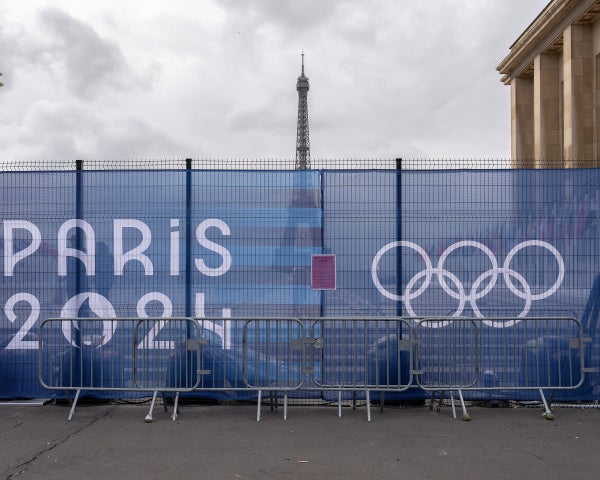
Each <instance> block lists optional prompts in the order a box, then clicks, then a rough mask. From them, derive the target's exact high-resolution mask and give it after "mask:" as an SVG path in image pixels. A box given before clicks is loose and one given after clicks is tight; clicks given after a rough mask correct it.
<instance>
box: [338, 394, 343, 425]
mask: <svg viewBox="0 0 600 480" xmlns="http://www.w3.org/2000/svg"><path fill="white" fill-rule="evenodd" d="M338 417H339V418H342V391H341V390H338Z"/></svg>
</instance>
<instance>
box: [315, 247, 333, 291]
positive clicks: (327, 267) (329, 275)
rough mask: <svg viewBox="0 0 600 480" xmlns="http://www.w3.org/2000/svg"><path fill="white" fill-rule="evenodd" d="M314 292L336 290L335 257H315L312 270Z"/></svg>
mask: <svg viewBox="0 0 600 480" xmlns="http://www.w3.org/2000/svg"><path fill="white" fill-rule="evenodd" d="M311 286H312V288H313V290H335V287H336V284H335V255H313V256H312V270H311Z"/></svg>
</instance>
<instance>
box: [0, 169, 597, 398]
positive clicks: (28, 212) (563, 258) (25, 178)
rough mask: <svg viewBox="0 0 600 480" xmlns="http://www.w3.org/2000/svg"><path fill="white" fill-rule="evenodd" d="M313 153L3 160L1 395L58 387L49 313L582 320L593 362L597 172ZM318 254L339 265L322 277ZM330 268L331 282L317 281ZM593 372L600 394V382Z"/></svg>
mask: <svg viewBox="0 0 600 480" xmlns="http://www.w3.org/2000/svg"><path fill="white" fill-rule="evenodd" d="M311 163H312V167H313V168H312V169H311V170H307V171H294V170H293V167H294V161H293V160H291V159H290V160H268V159H267V160H204V159H174V160H141V161H132V160H112V161H105V160H89V159H84V160H79V161H75V160H72V161H65V162H43V163H42V162H40V163H25V164H18V165H17V164H8V163H0V169H1V170H2V171H3V175H1V176H0V179H1V181H2V188H1V189H0V195H1V196H2V220H3V228H2V232H1V234H2V238H1V241H2V242H1V243H2V249H3V257H4V264H3V269H4V270H3V275H2V279H1V280H2V283H3V285H2V287H3V288H2V295H3V296H2V298H1V299H0V306H2V307H3V308H2V315H1V317H0V339H2V340H1V341H2V343H0V355H1V356H2V362H0V368H2V369H3V370H5V371H4V372H3V374H2V376H1V377H0V378H2V381H3V383H2V387H1V389H0V396H2V397H22V396H44V395H47V392H46V391H45V390H44V389H42V388H41V386H40V385H39V384H38V382H37V379H36V369H37V361H36V356H35V352H36V351H37V333H36V331H37V327H38V325H39V324H40V323H41V322H42V321H43V320H45V319H48V318H73V317H94V316H96V317H99V318H105V317H111V318H132V317H136V318H143V317H197V318H201V317H220V318H229V317H232V318H240V317H261V318H266V317H277V316H279V317H282V316H283V317H294V318H315V317H340V316H348V317H356V316H359V317H369V316H370V317H382V316H384V317H405V318H419V317H423V316H444V317H445V316H453V315H454V316H464V317H474V318H483V317H486V318H491V317H507V316H514V317H515V318H521V317H525V316H532V315H535V316H544V315H551V316H556V315H560V316H569V317H574V318H576V319H578V320H582V319H583V317H584V316H585V315H586V312H588V313H589V314H588V316H587V317H586V320H585V321H582V323H583V324H584V327H585V328H586V335H587V336H589V337H590V338H592V339H593V341H592V342H591V344H590V345H588V347H587V348H588V349H587V351H586V355H587V354H589V355H590V362H591V363H590V362H587V364H591V365H598V363H599V361H600V347H599V345H600V342H599V339H598V336H597V333H596V329H595V325H596V322H597V317H598V307H597V305H598V304H599V303H600V300H598V299H597V298H596V297H594V293H593V292H594V290H593V288H592V286H593V284H594V278H595V277H596V275H598V274H599V273H600V243H599V242H598V236H599V234H600V170H599V169H597V168H589V169H556V170H541V169H540V170H536V169H531V170H530V169H513V168H510V167H511V162H510V161H506V160H428V161H423V160H399V159H387V160H318V159H312V162H311ZM399 167H400V168H399ZM590 167H593V164H592V163H590ZM399 170H400V171H399ZM319 255H325V256H327V255H329V256H330V257H333V258H334V259H335V263H332V262H329V261H328V260H327V259H326V261H325V262H324V263H323V265H325V268H324V269H323V270H322V271H320V270H318V271H314V270H313V267H314V264H313V262H312V260H313V258H314V257H315V256H319ZM330 267H332V269H331V270H328V268H330ZM332 275H333V276H334V277H335V278H333V277H331V278H328V276H332ZM319 276H322V277H324V278H326V280H333V281H334V288H332V289H328V288H327V289H322V288H318V287H315V278H317V277H319ZM596 296H598V297H600V283H599V287H598V292H597V295H596ZM594 302H595V303H594ZM588 307H589V308H588ZM590 312H591V313H590ZM494 328H496V327H494ZM498 328H501V327H498ZM109 340H110V339H107V341H109ZM367 342H368V343H369V344H370V343H374V344H376V343H377V342H378V339H377V338H371V337H370V336H368V337H367ZM369 346H371V345H368V346H367V347H369ZM589 378H590V382H591V385H588V386H587V387H588V388H586V393H585V395H586V397H585V398H586V399H596V398H598V397H599V396H600V392H599V391H598V383H599V375H598V374H597V373H592V374H591V375H590V376H589ZM414 393H415V392H414V391H413V390H410V391H409V392H408V393H406V394H405V395H407V396H410V395H411V394H414ZM315 395H316V396H317V398H319V400H321V399H322V398H323V397H319V396H318V395H319V394H318V393H316V394H315V392H314V391H312V392H310V396H311V398H314V397H315ZM496 396H497V395H496ZM572 398H573V399H581V398H580V397H578V393H577V391H575V392H574V394H573V397H572Z"/></svg>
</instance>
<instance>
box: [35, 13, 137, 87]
mask: <svg viewBox="0 0 600 480" xmlns="http://www.w3.org/2000/svg"><path fill="white" fill-rule="evenodd" d="M40 22H41V23H42V26H43V27H44V28H45V29H46V30H47V31H48V32H49V33H50V35H51V37H52V41H53V42H52V44H51V45H49V55H50V58H51V59H53V60H55V61H56V62H58V63H59V64H60V65H61V66H62V67H63V68H64V70H65V72H64V77H63V78H64V80H65V81H66V82H67V86H68V88H69V89H70V91H71V92H72V93H73V94H75V95H76V96H80V97H83V98H87V99H90V98H94V97H96V96H97V95H99V94H100V93H101V92H103V91H108V90H112V89H119V88H131V87H133V86H134V85H136V84H137V83H138V79H137V78H136V77H135V73H134V72H133V71H132V69H131V68H130V67H129V66H128V64H127V61H126V60H125V57H124V56H123V53H122V52H121V49H120V47H119V46H118V45H117V44H115V43H114V42H112V41H110V40H108V39H104V38H102V37H100V35H98V33H97V32H96V31H95V30H94V28H93V27H92V26H90V25H88V24H86V23H84V22H82V21H80V20H77V19H76V18H74V17H72V16H70V15H68V14H67V13H65V12H63V11H61V10H58V9H56V8H49V9H45V10H43V11H41V13H40Z"/></svg>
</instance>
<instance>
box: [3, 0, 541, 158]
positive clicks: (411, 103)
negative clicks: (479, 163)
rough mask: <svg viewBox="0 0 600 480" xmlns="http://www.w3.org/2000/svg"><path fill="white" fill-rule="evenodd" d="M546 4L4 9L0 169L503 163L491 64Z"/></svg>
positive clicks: (505, 149) (31, 5)
mask: <svg viewBox="0 0 600 480" xmlns="http://www.w3.org/2000/svg"><path fill="white" fill-rule="evenodd" d="M546 4H547V0H525V1H523V0H493V1H492V0H430V1H419V0H387V1H386V0H196V1H192V0H168V1H155V0H146V1H143V2H141V1H135V2H134V1H127V0H103V1H96V2H92V1H81V0H53V1H52V2H49V1H46V2H44V1H36V0H19V1H16V0H15V1H6V2H2V5H1V6H0V72H2V73H3V74H4V76H3V77H2V79H1V80H2V82H3V83H5V86H4V87H2V88H0V112H1V115H0V118H1V123H0V162H2V161H14V162H18V161H36V162H37V161H46V160H50V161H55V160H71V159H76V158H83V159H129V158H132V159H155V158H156V159H160V158H185V157H192V158H214V159H238V158H239V159H246V158H257V159H262V158H269V159H273V158H278V159H279V158H280V159H293V158H294V156H295V142H296V115H297V108H298V96H297V92H296V78H297V76H298V75H299V73H300V54H301V52H302V51H304V52H305V54H306V57H305V58H306V60H305V64H306V74H307V76H308V77H309V79H310V92H309V96H308V102H309V118H310V140H311V156H312V158H314V159H317V158H320V159H323V158H331V159H346V158H369V159H375V158H395V157H398V156H400V157H403V158H413V159H414V158H456V159H458V158H485V159H487V158H508V157H510V95H509V93H510V92H509V87H506V86H504V85H503V84H502V83H501V82H500V75H499V74H498V73H497V72H496V70H495V67H496V66H497V64H498V63H499V61H500V60H501V59H502V58H503V57H504V55H506V54H507V53H508V50H509V47H510V45H511V44H512V43H513V42H514V41H515V40H516V38H517V37H518V35H519V34H520V33H521V32H522V31H523V30H524V29H525V28H526V27H527V26H528V25H529V23H530V22H531V21H532V20H533V19H534V18H535V17H536V16H537V14H538V13H539V12H540V11H541V10H542V9H543V8H544V6H545V5H546Z"/></svg>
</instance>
